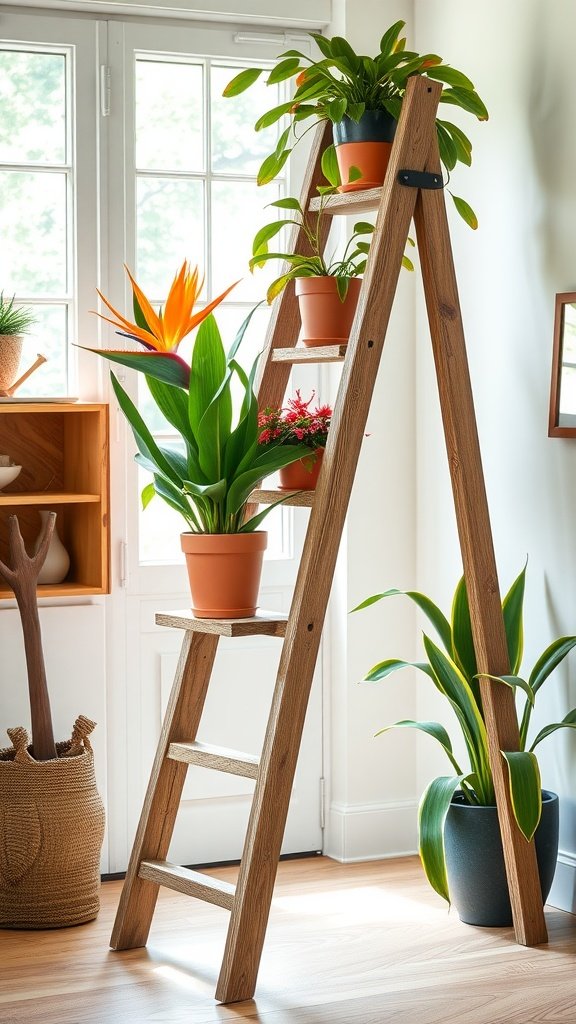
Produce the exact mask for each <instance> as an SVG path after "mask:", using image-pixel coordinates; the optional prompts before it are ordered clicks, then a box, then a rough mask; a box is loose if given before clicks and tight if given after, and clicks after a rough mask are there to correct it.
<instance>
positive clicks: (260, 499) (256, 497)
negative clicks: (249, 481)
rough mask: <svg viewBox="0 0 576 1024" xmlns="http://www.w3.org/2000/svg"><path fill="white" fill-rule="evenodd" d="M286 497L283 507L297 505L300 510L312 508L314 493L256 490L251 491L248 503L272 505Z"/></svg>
mask: <svg viewBox="0 0 576 1024" xmlns="http://www.w3.org/2000/svg"><path fill="white" fill-rule="evenodd" d="M284 495H288V497H286V499H285V501H284V503H283V504H284V505H298V506H300V507H301V508H312V505H313V504H314V491H313V490H312V491H281V490H279V489H278V490H268V491H266V490H257V491H252V494H251V495H250V501H251V502H254V504H255V505H273V504H274V502H275V501H280V498H282V497H284Z"/></svg>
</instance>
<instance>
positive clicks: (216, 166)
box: [211, 66, 284, 175]
mask: <svg viewBox="0 0 576 1024" xmlns="http://www.w3.org/2000/svg"><path fill="white" fill-rule="evenodd" d="M240 70H241V69H240V67H237V68H232V67H217V66H216V67H214V66H213V67H212V72H211V74H212V78H211V87H212V102H211V107H212V170H213V171H216V172H217V173H219V174H220V173H226V171H228V172H229V173H230V174H254V175H255V174H256V173H257V171H258V168H259V167H260V164H261V163H262V161H263V160H264V157H266V156H268V154H269V153H272V152H273V150H274V149H275V147H276V142H277V141H278V137H279V133H280V129H279V125H281V127H282V128H283V127H284V125H283V124H282V123H281V122H278V123H277V124H274V125H271V126H270V128H264V129H263V130H262V131H260V132H255V131H254V124H255V122H256V121H257V120H258V118H259V117H260V116H261V115H262V114H263V113H264V112H265V111H266V110H271V109H272V107H275V106H277V105H278V104H279V103H281V102H282V99H283V96H282V95H281V94H280V89H279V87H278V86H277V85H266V84H265V78H264V77H262V78H260V79H259V80H258V81H257V82H255V83H254V85H252V86H251V87H250V89H248V90H247V92H244V93H241V94H240V96H235V97H234V99H233V100H231V99H225V98H224V97H223V96H222V91H223V89H224V87H225V86H226V85H227V84H228V82H229V81H230V80H231V79H232V78H234V76H235V75H236V74H237V73H238V72H239V71H240Z"/></svg>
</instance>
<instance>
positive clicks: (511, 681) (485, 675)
mask: <svg viewBox="0 0 576 1024" xmlns="http://www.w3.org/2000/svg"><path fill="white" fill-rule="evenodd" d="M477 678H478V679H492V680H493V681H494V682H495V683H504V685H505V686H509V687H510V688H511V689H512V690H523V691H524V693H525V694H526V696H527V698H528V701H529V702H530V704H532V706H534V699H535V695H534V691H533V689H532V687H531V686H530V683H527V682H526V680H525V679H522V677H521V676H511V675H505V676H493V675H490V673H489V672H479V673H478V677H477Z"/></svg>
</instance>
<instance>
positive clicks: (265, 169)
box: [256, 149, 292, 185]
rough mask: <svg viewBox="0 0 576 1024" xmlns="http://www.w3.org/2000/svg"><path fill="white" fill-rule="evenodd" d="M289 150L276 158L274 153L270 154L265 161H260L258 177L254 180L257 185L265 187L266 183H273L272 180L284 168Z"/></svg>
mask: <svg viewBox="0 0 576 1024" xmlns="http://www.w3.org/2000/svg"><path fill="white" fill-rule="evenodd" d="M291 152H292V150H291V149H285V150H284V152H283V153H282V155H281V156H276V153H271V154H270V156H267V157H266V159H265V160H263V161H262V164H261V165H260V169H259V171H258V176H257V178H256V180H257V182H258V184H259V185H267V184H268V182H270V181H273V180H274V178H275V177H276V176H277V175H278V174H280V171H281V170H282V168H283V167H284V164H285V163H286V161H287V159H288V157H289V156H290V153H291Z"/></svg>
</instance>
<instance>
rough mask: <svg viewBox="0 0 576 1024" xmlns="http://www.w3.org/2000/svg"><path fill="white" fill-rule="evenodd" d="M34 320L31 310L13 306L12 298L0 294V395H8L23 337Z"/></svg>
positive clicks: (18, 362)
mask: <svg viewBox="0 0 576 1024" xmlns="http://www.w3.org/2000/svg"><path fill="white" fill-rule="evenodd" d="M34 321H35V318H34V315H33V314H32V312H31V310H29V309H23V308H22V307H20V306H15V305H14V296H12V298H11V299H5V298H4V293H3V292H2V293H1V294H0V395H2V394H8V392H9V391H10V389H11V387H12V385H13V384H14V381H15V380H16V375H17V373H18V367H19V365H20V359H21V357H22V345H23V342H24V338H23V335H24V334H25V333H26V331H27V330H28V329H29V328H30V327H31V326H32V324H33V323H34Z"/></svg>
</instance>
